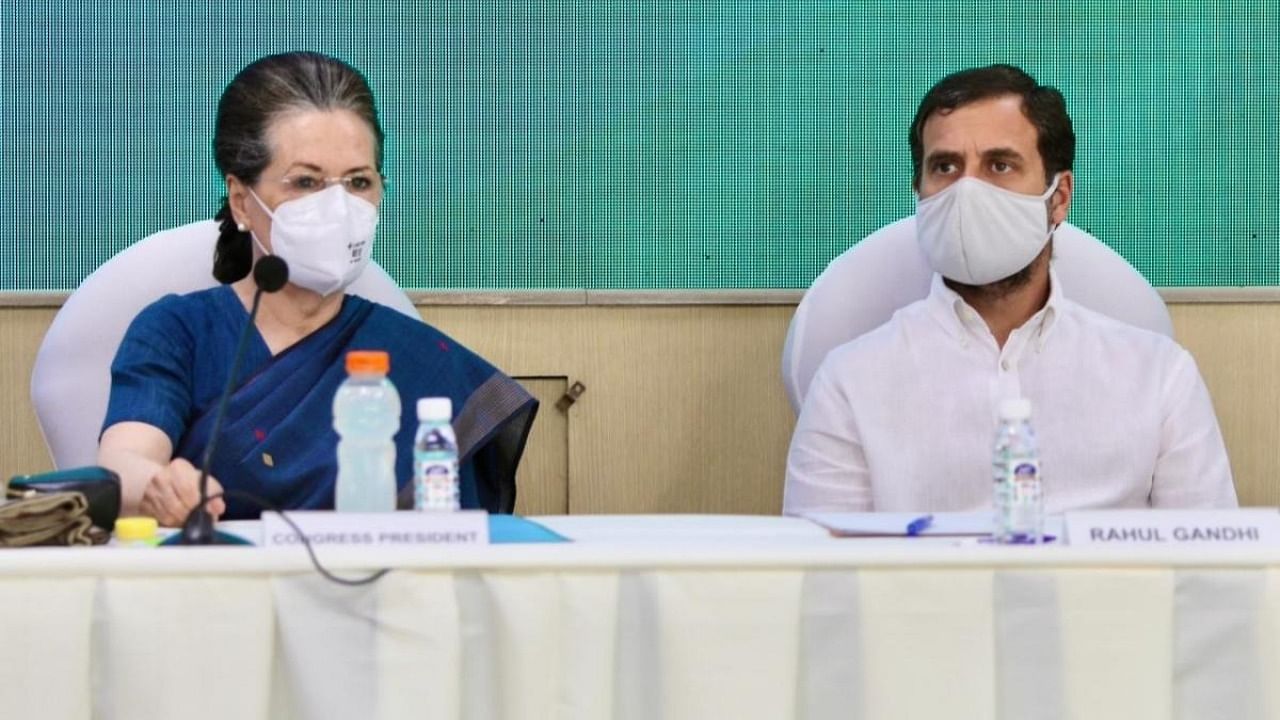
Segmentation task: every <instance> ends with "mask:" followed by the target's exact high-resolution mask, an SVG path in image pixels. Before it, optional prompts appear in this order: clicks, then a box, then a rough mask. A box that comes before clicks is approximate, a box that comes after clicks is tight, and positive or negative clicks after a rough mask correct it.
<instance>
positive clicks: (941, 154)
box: [924, 150, 964, 165]
mask: <svg viewBox="0 0 1280 720" xmlns="http://www.w3.org/2000/svg"><path fill="white" fill-rule="evenodd" d="M963 159H964V158H963V156H961V155H960V153H958V152H955V151H954V150H934V151H933V152H931V153H929V154H928V155H927V156H926V157H925V159H924V161H925V164H926V165H929V164H932V163H935V162H938V161H939V160H947V161H949V162H959V161H960V160H963Z"/></svg>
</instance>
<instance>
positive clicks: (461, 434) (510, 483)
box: [103, 287, 537, 519]
mask: <svg viewBox="0 0 1280 720" xmlns="http://www.w3.org/2000/svg"><path fill="white" fill-rule="evenodd" d="M247 320H248V313H247V312H246V311H245V309H244V306H243V305H241V303H240V301H239V299H238V298H237V297H236V295H235V293H234V292H233V291H232V290H231V288H229V287H218V288H213V289H210V290H205V291H201V292H197V293H192V294H190V295H185V296H181V297H179V296H169V297H166V298H163V299H161V300H160V301H158V302H157V303H155V304H154V305H152V306H151V307H149V308H147V310H144V311H143V313H141V314H140V315H139V316H138V318H137V319H135V321H134V323H133V324H132V325H131V326H130V328H129V331H128V333H127V334H126V336H125V341H124V342H122V343H121V346H120V350H119V352H118V353H117V355H116V359H115V362H114V363H113V364H112V387H111V397H110V401H109V403H108V408H107V417H106V420H105V422H104V424H103V428H104V429H105V428H106V427H109V426H111V425H113V424H115V423H117V422H122V421H126V420H134V421H140V422H146V423H149V424H152V425H154V426H156V427H158V428H160V429H161V430H163V431H165V432H166V433H167V434H168V435H169V437H170V439H171V440H172V441H173V446H174V448H175V451H174V455H175V457H183V458H186V459H187V460H190V461H191V462H192V463H193V464H195V465H197V466H198V465H199V463H200V461H201V459H202V458H203V455H204V452H205V448H206V447H207V445H208V443H209V440H210V433H211V431H212V427H213V416H214V414H215V405H216V402H217V396H218V393H219V392H220V389H221V387H222V386H223V384H224V383H225V382H226V379H227V373H228V372H229V371H230V363H231V356H232V353H233V351H234V342H235V338H236V336H237V335H238V333H239V331H240V329H241V328H243V327H244V323H245V322H246V321H247ZM249 343H250V344H249V347H248V349H247V351H246V356H245V360H244V364H243V368H244V369H243V370H242V372H241V379H239V381H238V383H237V385H236V389H235V391H234V392H233V393H232V395H231V399H230V402H229V403H228V406H227V415H226V418H225V419H224V420H223V428H222V438H221V440H219V442H218V445H217V447H216V451H215V454H214V457H213V459H212V463H211V470H210V472H211V474H212V475H213V476H214V477H216V478H217V479H218V481H219V482H220V483H222V485H223V487H224V488H227V489H229V490H241V491H245V492H248V493H252V494H254V495H258V496H261V497H263V498H264V499H266V500H268V501H270V502H271V503H273V504H275V505H276V506H277V507H281V508H285V509H300V508H307V509H321V508H332V507H333V494H334V481H335V478H336V474H337V457H336V449H335V448H336V445H337V442H338V436H337V433H336V432H335V431H334V429H333V396H334V393H335V392H336V391H337V389H338V385H339V384H340V383H341V382H342V381H343V380H344V379H345V378H346V372H345V370H344V358H345V357H346V353H347V352H348V351H350V350H385V351H387V352H388V354H389V355H390V357H391V373H390V378H391V382H392V383H394V384H395V386H396V389H397V390H398V391H399V393H400V400H401V409H402V410H401V419H400V430H399V432H398V433H397V434H396V437H395V445H396V479H397V484H398V487H399V488H400V504H401V506H407V505H408V504H409V502H410V500H411V498H412V488H411V486H410V482H409V481H410V478H411V476H412V465H413V450H412V449H413V436H414V432H415V431H416V429H417V417H416V414H415V404H416V400H417V399H418V398H420V397H431V396H435V397H449V398H450V399H451V400H452V401H453V407H454V409H455V419H454V426H455V430H456V432H457V436H458V452H459V460H460V463H459V464H460V468H459V470H460V475H461V494H462V505H463V507H469V508H485V509H488V510H489V511H491V512H511V510H512V508H513V507H514V505H515V470H516V466H517V465H518V464H519V460H520V456H521V455H522V453H523V451H524V444H525V440H526V438H527V437H528V432H529V428H530V426H531V425H532V422H533V417H534V415H535V414H536V411H537V401H536V400H534V399H533V398H532V397H531V396H530V395H529V394H528V393H527V392H526V391H525V390H524V388H523V387H521V386H520V384H519V383H517V382H516V381H515V380H512V379H511V378H509V377H507V376H506V375H504V374H503V373H502V372H500V371H499V370H497V369H496V368H494V367H493V366H492V365H490V364H489V363H488V362H486V361H485V360H483V359H482V358H480V357H479V356H477V355H475V354H474V353H472V352H471V351H470V350H468V349H466V348H465V347H463V346H462V345H459V344H458V343H456V342H454V341H453V340H452V339H451V338H449V337H448V336H446V335H444V334H443V333H441V332H439V331H438V330H436V329H435V328H433V327H431V326H430V325H427V324H426V323H423V322H418V321H415V320H413V319H412V318H409V317H406V316H404V315H401V314H400V313H398V312H396V311H394V310H391V309H390V308H386V307H383V306H381V305H378V304H376V303H371V302H369V301H367V300H364V299H362V298H359V297H355V296H351V295H348V296H346V297H345V298H344V300H343V304H342V309H341V311H340V312H339V313H338V315H337V316H336V317H334V318H333V320H331V321H330V322H329V323H327V324H326V325H324V326H323V327H321V328H320V329H318V330H316V331H315V332H313V333H312V334H311V335H308V336H307V337H306V338H304V339H303V340H301V341H299V342H298V343H296V344H294V345H293V346H291V347H289V348H288V349H286V350H284V351H283V352H281V353H279V354H278V355H276V356H274V357H272V356H271V354H270V351H269V350H268V349H267V347H266V344H265V343H264V342H263V340H262V338H261V336H259V335H258V334H257V333H253V335H252V337H251V338H250V341H249ZM260 512H261V508H258V507H256V506H254V505H252V504H250V503H247V502H245V501H244V500H241V499H238V498H228V499H227V513H226V515H225V516H224V517H226V518H228V519H234V518H250V517H257V516H258V515H259V513H260Z"/></svg>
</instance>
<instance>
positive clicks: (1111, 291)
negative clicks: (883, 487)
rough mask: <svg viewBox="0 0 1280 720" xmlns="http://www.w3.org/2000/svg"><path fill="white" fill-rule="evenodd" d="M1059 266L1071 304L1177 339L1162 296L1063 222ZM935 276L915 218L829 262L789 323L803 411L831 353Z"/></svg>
mask: <svg viewBox="0 0 1280 720" xmlns="http://www.w3.org/2000/svg"><path fill="white" fill-rule="evenodd" d="M1053 267H1054V272H1055V273H1056V274H1057V276H1058V279H1059V280H1060V281H1061V282H1062V291H1063V293H1064V294H1065V295H1066V296H1067V297H1069V298H1070V299H1071V300H1073V301H1075V302H1077V303H1079V304H1081V305H1083V306H1085V307H1087V308H1089V309H1091V310H1094V311H1096V312H1099V313H1102V314H1104V315H1107V316H1109V317H1113V318H1115V319H1117V320H1120V321H1122V322H1126V323H1129V324H1130V325H1136V326H1138V327H1141V328H1146V329H1148V330H1152V331H1155V332H1158V333H1162V334H1164V335H1168V336H1172V335H1173V323H1172V321H1171V320H1170V319H1169V310H1168V309H1167V308H1166V307H1165V305H1164V301H1163V300H1162V299H1161V298H1160V294H1159V293H1157V292H1156V291H1155V289H1154V288H1152V287H1151V284H1150V283H1148V282H1147V281H1146V279H1145V278H1144V277H1142V275H1141V274H1140V273H1139V272H1138V271H1137V270H1135V269H1133V266H1131V265H1130V264H1129V263H1128V261H1126V260H1125V259H1124V258H1123V257H1121V256H1120V254H1119V253H1117V252H1116V251H1114V250H1112V249H1111V248H1109V247H1107V246H1106V245H1104V244H1103V243H1102V242H1101V241H1099V240H1098V239H1097V238H1095V237H1094V236H1092V235H1090V234H1089V233H1086V232H1085V231H1083V230H1081V229H1080V228H1078V227H1076V226H1074V225H1072V224H1070V223H1063V224H1062V225H1061V226H1060V227H1059V228H1058V230H1057V232H1055V233H1054V236H1053ZM932 278H933V271H932V270H931V269H930V267H929V262H928V260H927V259H926V258H925V256H924V252H923V251H922V250H921V249H920V246H919V244H918V243H917V242H916V224H915V216H912V217H908V218H903V219H902V220H899V221H897V222H895V223H892V224H890V225H886V226H884V227H883V228H880V229H879V230H877V231H875V232H874V233H872V234H870V235H868V236H867V237H866V238H865V239H864V240H863V241H862V242H860V243H858V244H856V245H854V246H853V247H851V248H849V249H848V250H846V251H845V252H844V253H842V254H841V255H839V256H838V257H836V259H834V260H832V261H831V264H830V265H827V269H826V270H824V271H822V274H821V275H819V276H818V277H817V279H816V280H814V281H813V285H811V286H810V287H809V290H808V291H807V292H805V294H804V298H803V299H802V300H801V301H800V305H799V306H798V307H797V308H796V314H795V315H794V316H793V317H792V318H791V327H790V328H789V329H788V330H787V340H786V344H785V345H784V346H783V349H782V379H783V383H784V384H785V386H786V390H787V397H788V398H790V400H791V407H792V409H794V410H795V411H796V412H797V413H798V412H799V411H800V406H801V405H802V404H803V403H804V396H805V393H806V392H807V391H808V390H809V382H810V381H812V380H813V376H814V374H815V373H817V371H818V366H819V365H821V364H822V360H823V359H824V358H825V357H826V356H827V353H828V352H830V351H831V350H833V349H835V348H837V347H839V346H840V345H843V344H844V343H846V342H848V341H850V340H852V339H854V338H856V337H858V336H859V335H862V334H863V333H865V332H868V331H870V330H873V329H875V328H877V327H879V326H880V325H883V324H884V323H886V322H888V321H889V318H891V317H892V316H893V313H894V312H895V311H897V310H898V308H901V307H904V306H906V305H909V304H911V303H913V302H915V301H916V300H920V299H922V298H924V297H925V296H927V295H928V294H929V285H930V283H931V281H932Z"/></svg>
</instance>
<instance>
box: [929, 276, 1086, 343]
mask: <svg viewBox="0 0 1280 720" xmlns="http://www.w3.org/2000/svg"><path fill="white" fill-rule="evenodd" d="M1063 300H1064V298H1063V296H1062V283H1061V282H1059V281H1058V274H1057V273H1056V272H1054V270H1053V264H1052V263H1050V265H1049V299H1048V300H1047V301H1046V302H1045V304H1044V307H1042V308H1040V310H1039V311H1037V312H1036V314H1035V315H1032V316H1031V317H1030V318H1029V319H1028V320H1027V322H1025V323H1024V324H1023V325H1022V327H1020V328H1018V329H1017V330H1015V331H1014V332H1016V333H1025V332H1028V331H1030V332H1031V333H1032V335H1031V338H1030V340H1031V341H1032V342H1034V343H1035V347H1036V349H1037V350H1040V349H1043V348H1044V343H1045V340H1046V338H1047V337H1048V336H1049V332H1050V331H1051V330H1052V329H1053V326H1054V325H1055V324H1057V319H1058V316H1059V315H1060V314H1061V313H1062V305H1063ZM925 304H926V305H927V307H928V309H929V314H930V315H932V316H933V317H934V318H935V319H937V320H938V322H939V323H941V325H942V327H943V328H944V329H945V330H946V331H947V333H948V334H949V335H951V336H952V337H953V338H955V339H956V340H957V341H958V342H960V344H961V345H966V346H967V345H968V343H969V342H970V340H972V339H973V337H975V336H977V337H986V336H989V335H990V332H991V331H990V330H989V329H988V328H987V324H986V321H985V320H983V319H982V316H981V315H979V314H978V311H977V310H974V309H973V308H972V307H970V306H969V304H968V303H966V302H965V301H964V298H962V297H960V295H959V294H958V293H956V291H955V290H952V289H951V288H949V287H947V284H946V283H945V282H943V280H942V276H941V275H939V274H938V273H934V274H933V283H932V285H931V286H930V288H929V296H928V297H927V298H926V299H925Z"/></svg>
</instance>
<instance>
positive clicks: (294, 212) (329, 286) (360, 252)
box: [249, 184, 378, 295]
mask: <svg viewBox="0 0 1280 720" xmlns="http://www.w3.org/2000/svg"><path fill="white" fill-rule="evenodd" d="M249 194H250V195H252V196H253V199H254V200H256V201H257V202H258V205H259V206H261V207H262V209H263V210H264V211H265V212H266V213H267V215H269V216H270V217H271V248H272V250H274V254H275V255H278V256H279V257H280V258H281V259H282V260H284V261H285V262H286V263H288V264H289V282H291V283H293V284H294V285H297V286H298V287H303V288H306V289H308V290H311V291H314V292H317V293H319V294H321V295H331V294H333V293H336V292H340V291H342V290H344V289H345V288H346V287H347V286H349V285H350V284H351V283H352V282H354V281H355V279H356V278H357V277H360V273H362V272H364V268H365V266H366V265H368V264H369V258H370V257H371V255H372V253H373V239H374V233H375V232H376V231H377V229H378V208H377V207H376V206H374V205H373V204H372V203H370V202H369V201H368V200H365V199H363V198H360V197H357V196H355V195H352V194H351V193H349V192H347V190H346V188H345V187H343V186H342V185H341V184H338V185H333V186H330V187H328V188H325V189H324V190H321V191H320V192H315V193H311V194H310V195H307V196H305V197H300V198H297V199H296V200H288V201H286V202H282V203H280V205H279V206H277V207H276V209H275V212H272V211H271V209H270V208H268V207H267V204H266V203H264V202H262V198H260V197H258V195H257V193H255V192H254V191H253V190H249ZM253 241H254V242H255V243H257V244H258V248H259V249H261V250H262V251H263V252H264V253H265V252H266V251H267V250H266V248H264V247H263V246H262V242H261V241H259V240H258V237H257V236H256V235H255V236H253Z"/></svg>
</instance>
